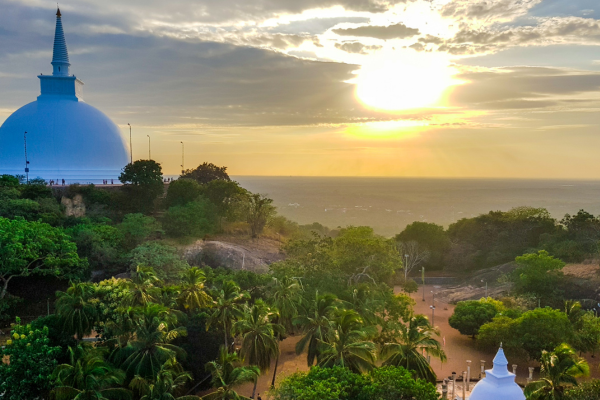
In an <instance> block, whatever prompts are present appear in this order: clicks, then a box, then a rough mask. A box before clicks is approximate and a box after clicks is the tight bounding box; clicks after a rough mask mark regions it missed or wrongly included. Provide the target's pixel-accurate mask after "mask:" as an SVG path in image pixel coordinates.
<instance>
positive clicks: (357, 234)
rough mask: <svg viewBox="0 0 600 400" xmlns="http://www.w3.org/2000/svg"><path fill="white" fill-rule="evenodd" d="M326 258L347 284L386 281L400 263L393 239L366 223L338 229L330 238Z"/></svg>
mask: <svg viewBox="0 0 600 400" xmlns="http://www.w3.org/2000/svg"><path fill="white" fill-rule="evenodd" d="M330 257H331V259H332V260H331V262H332V264H333V267H334V268H336V269H338V270H339V271H340V272H341V273H343V274H344V275H345V277H346V280H347V281H346V283H347V285H353V284H357V283H364V282H373V283H379V282H388V281H389V280H390V278H391V277H392V276H393V275H394V273H395V271H396V270H397V269H398V268H400V267H401V265H402V260H401V259H400V257H399V255H398V252H397V251H396V250H395V248H394V244H393V242H392V241H390V240H388V239H386V238H384V237H382V236H379V235H376V234H375V233H374V232H373V228H370V227H368V226H356V227H354V226H350V227H347V228H345V229H342V230H341V231H340V233H339V235H338V236H337V237H336V238H335V239H333V242H332V246H331V249H330ZM325 267H326V268H327V267H329V266H327V265H325Z"/></svg>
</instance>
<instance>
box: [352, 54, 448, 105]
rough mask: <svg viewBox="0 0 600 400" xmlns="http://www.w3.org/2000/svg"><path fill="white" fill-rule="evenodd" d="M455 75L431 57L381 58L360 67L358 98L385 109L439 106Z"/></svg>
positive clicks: (444, 63)
mask: <svg viewBox="0 0 600 400" xmlns="http://www.w3.org/2000/svg"><path fill="white" fill-rule="evenodd" d="M411 51H412V50H411ZM452 72H453V71H452V69H451V68H450V67H449V65H448V62H447V61H446V60H444V59H441V58H440V57H437V56H435V55H431V54H418V55H417V54H415V53H414V52H413V53H412V54H410V57H402V58H401V59H399V58H398V56H397V55H395V57H394V58H393V59H392V58H388V57H381V58H379V57H378V59H377V60H376V61H375V62H373V63H369V64H367V65H364V66H363V67H362V68H361V70H360V72H359V75H358V78H357V80H356V82H357V85H356V96H357V97H358V99H359V100H360V101H361V102H362V103H363V104H365V105H366V106H368V107H373V108H378V109H383V110H409V109H415V108H423V107H435V106H440V105H441V104H440V103H441V101H442V100H443V99H442V94H443V92H444V91H445V90H446V89H448V88H449V87H450V86H451V85H453V84H455V83H456V82H454V81H453V80H452Z"/></svg>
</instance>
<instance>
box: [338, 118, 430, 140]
mask: <svg viewBox="0 0 600 400" xmlns="http://www.w3.org/2000/svg"><path fill="white" fill-rule="evenodd" d="M427 126H428V123H427V122H426V121H411V120H398V121H371V122H365V123H361V124H352V125H350V126H348V127H347V128H346V129H345V130H344V133H346V134H348V135H351V136H354V137H357V138H359V139H373V138H378V139H391V138H394V139H397V138H399V137H402V138H408V137H414V136H416V135H417V134H418V133H419V132H420V131H422V130H423V128H424V127H427Z"/></svg>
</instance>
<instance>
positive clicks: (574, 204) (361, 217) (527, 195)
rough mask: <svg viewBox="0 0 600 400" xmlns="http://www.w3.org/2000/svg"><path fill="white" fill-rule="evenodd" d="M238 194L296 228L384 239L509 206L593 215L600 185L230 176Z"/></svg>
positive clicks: (558, 215) (599, 203) (598, 208)
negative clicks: (258, 198)
mask: <svg viewBox="0 0 600 400" xmlns="http://www.w3.org/2000/svg"><path fill="white" fill-rule="evenodd" d="M232 179H234V180H236V181H238V182H239V183H240V184H241V185H242V186H243V187H244V188H246V189H248V190H250V191H252V192H255V193H262V194H265V195H267V196H269V197H270V198H272V199H273V203H274V205H275V206H276V207H277V210H278V212H279V213H280V214H281V215H283V216H285V217H286V218H288V219H290V220H292V221H295V222H298V223H300V224H309V223H313V222H319V223H321V224H323V225H325V226H328V227H329V228H338V227H346V226H350V225H352V226H364V225H366V226H370V227H372V228H373V229H374V230H375V232H376V233H378V234H380V235H384V236H387V237H391V236H393V235H395V234H397V233H399V232H401V231H402V230H403V229H404V228H405V227H406V225H408V224H410V223H412V222H414V221H424V222H434V223H436V224H439V225H443V226H444V227H448V225H450V224H451V223H453V222H455V221H457V220H459V219H461V218H470V217H474V216H477V215H480V214H484V213H487V212H489V211H498V210H500V211H508V210H510V209H511V208H513V207H519V206H531V207H544V208H546V209H547V210H548V211H549V212H550V213H551V214H552V216H553V217H554V218H557V219H561V218H562V217H564V215H565V214H574V213H576V212H577V211H578V210H580V209H584V210H586V211H588V212H590V213H592V214H594V215H598V214H600V181H582V180H528V179H437V178H436V179H434V178H371V177H368V178H367V177H355V178H352V177H268V176H234V177H232Z"/></svg>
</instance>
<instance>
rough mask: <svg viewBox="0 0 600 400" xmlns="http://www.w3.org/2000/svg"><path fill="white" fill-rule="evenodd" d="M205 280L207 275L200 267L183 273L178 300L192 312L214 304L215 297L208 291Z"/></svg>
mask: <svg viewBox="0 0 600 400" xmlns="http://www.w3.org/2000/svg"><path fill="white" fill-rule="evenodd" d="M204 282H206V275H204V271H202V270H201V269H200V268H198V267H192V268H190V269H188V270H187V271H185V272H184V274H183V275H182V278H181V291H180V293H179V296H178V298H177V301H178V302H179V304H181V305H182V306H183V308H185V309H186V310H188V311H189V312H190V313H191V312H193V311H197V310H199V309H201V308H209V307H212V305H213V304H214V302H213V299H212V298H211V297H210V296H209V295H208V293H206V290H205V288H204Z"/></svg>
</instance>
